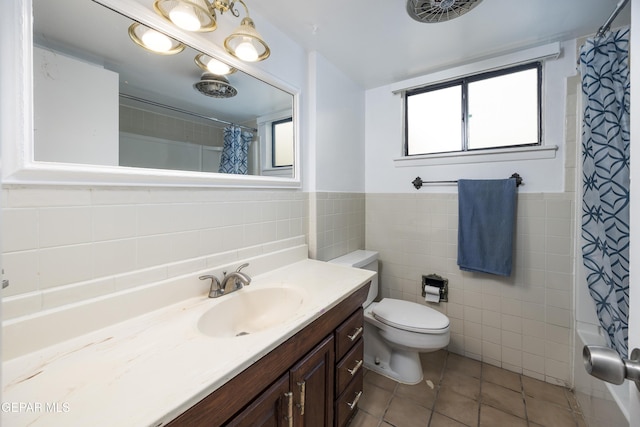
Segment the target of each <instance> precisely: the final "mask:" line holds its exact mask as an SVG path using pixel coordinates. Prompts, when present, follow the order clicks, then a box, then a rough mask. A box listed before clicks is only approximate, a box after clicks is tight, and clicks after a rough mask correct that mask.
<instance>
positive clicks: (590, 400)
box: [574, 322, 629, 427]
mask: <svg viewBox="0 0 640 427" xmlns="http://www.w3.org/2000/svg"><path fill="white" fill-rule="evenodd" d="M575 343H576V346H575V351H574V383H575V394H576V398H577V399H578V403H579V404H580V408H581V409H582V413H583V415H584V420H585V422H586V423H587V425H588V426H589V427H600V426H602V427H618V426H628V425H629V383H628V382H627V381H625V382H624V383H622V384H621V385H614V384H609V383H605V382H604V381H601V380H599V379H597V378H594V377H592V376H591V375H589V374H588V373H587V371H586V370H585V369H584V363H583V361H582V348H583V347H584V346H585V345H606V339H605V337H604V336H602V335H601V334H600V328H599V327H598V326H595V325H593V324H590V323H582V322H577V325H576V337H575Z"/></svg>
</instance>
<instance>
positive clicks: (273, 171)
mask: <svg viewBox="0 0 640 427" xmlns="http://www.w3.org/2000/svg"><path fill="white" fill-rule="evenodd" d="M291 113H292V112H291V110H282V111H278V112H276V113H273V114H269V115H266V116H261V117H258V120H257V123H258V136H259V137H260V153H264V155H263V156H262V158H261V159H260V173H261V175H263V176H287V177H288V176H291V173H292V171H293V166H278V167H273V163H272V159H273V123H274V122H279V121H281V120H284V119H288V118H290V117H291ZM293 126H294V130H293V132H294V135H295V132H296V130H295V121H294V122H293ZM294 151H295V146H294ZM293 157H294V159H295V158H296V153H295V152H294V153H293Z"/></svg>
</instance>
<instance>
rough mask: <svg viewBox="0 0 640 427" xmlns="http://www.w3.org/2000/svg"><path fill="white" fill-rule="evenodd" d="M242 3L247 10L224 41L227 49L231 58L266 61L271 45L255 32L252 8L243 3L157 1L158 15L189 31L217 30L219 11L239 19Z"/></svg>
mask: <svg viewBox="0 0 640 427" xmlns="http://www.w3.org/2000/svg"><path fill="white" fill-rule="evenodd" d="M238 3H240V4H241V5H242V6H243V7H244V10H245V15H246V16H245V17H244V18H242V21H241V22H240V26H239V27H238V28H236V30H235V31H234V32H233V33H231V34H230V35H229V36H228V37H227V38H226V39H225V41H224V47H225V49H226V50H227V52H229V53H230V54H231V55H233V56H235V57H236V58H238V59H241V60H243V61H247V62H256V61H262V60H264V59H267V58H268V57H269V55H270V54H271V51H270V50H269V46H268V45H267V43H265V41H264V40H263V39H262V36H261V35H260V34H259V33H258V31H256V27H255V24H254V23H253V20H252V19H251V18H250V17H249V9H248V8H247V5H246V4H245V3H244V1H243V0H235V1H234V0H231V1H230V0H156V1H155V3H154V4H153V8H154V9H155V11H156V13H158V14H159V15H160V16H162V17H163V18H164V19H166V20H167V21H169V22H171V23H173V24H174V25H175V26H177V27H179V28H182V29H183V30H187V31H213V30H215V29H216V28H217V24H216V11H218V12H219V13H220V15H222V14H224V13H225V12H230V13H231V14H232V15H233V16H235V17H236V18H237V17H239V16H240V12H238V9H236V5H237V4H238Z"/></svg>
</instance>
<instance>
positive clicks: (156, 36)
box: [129, 22, 185, 55]
mask: <svg viewBox="0 0 640 427" xmlns="http://www.w3.org/2000/svg"><path fill="white" fill-rule="evenodd" d="M129 37H131V40H133V41H134V43H135V44H137V45H138V46H140V47H142V48H144V49H146V50H148V51H150V52H153V53H157V54H160V55H175V54H176V53H180V52H182V51H183V50H184V47H185V46H184V45H183V44H182V43H180V42H177V41H175V40H173V39H172V38H171V37H168V36H166V35H164V34H162V33H161V32H159V31H156V30H153V29H151V28H148V27H145V26H144V25H142V24H140V23H138V22H134V23H133V24H131V25H130V26H129Z"/></svg>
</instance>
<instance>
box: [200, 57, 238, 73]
mask: <svg viewBox="0 0 640 427" xmlns="http://www.w3.org/2000/svg"><path fill="white" fill-rule="evenodd" d="M194 61H195V63H196V65H198V67H200V68H201V69H202V70H203V71H208V72H211V73H213V74H217V75H218V76H226V75H229V74H233V73H235V72H236V71H237V70H236V69H235V68H233V67H231V66H230V65H227V64H225V63H224V62H222V61H220V60H218V59H216V58H212V57H210V56H209V55H205V54H204V53H199V54H198V55H196V57H195V58H194Z"/></svg>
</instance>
